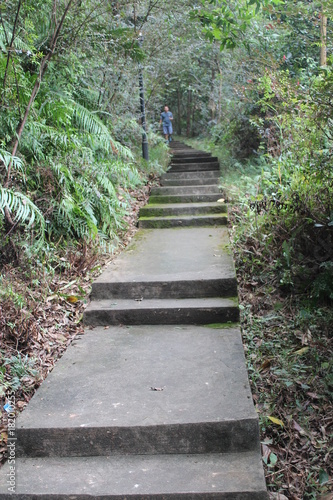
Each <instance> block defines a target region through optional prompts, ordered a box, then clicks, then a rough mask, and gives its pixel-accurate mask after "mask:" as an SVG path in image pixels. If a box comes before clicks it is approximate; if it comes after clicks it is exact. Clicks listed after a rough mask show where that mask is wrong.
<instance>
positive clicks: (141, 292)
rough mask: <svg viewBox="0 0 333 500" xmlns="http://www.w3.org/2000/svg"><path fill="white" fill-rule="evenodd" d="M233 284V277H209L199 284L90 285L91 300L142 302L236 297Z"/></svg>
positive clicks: (186, 282) (117, 283) (188, 281)
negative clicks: (130, 300)
mask: <svg viewBox="0 0 333 500" xmlns="http://www.w3.org/2000/svg"><path fill="white" fill-rule="evenodd" d="M236 295H237V283H236V280H235V278H234V277H230V276H229V277H224V278H210V279H205V280H201V281H196V280H193V279H192V280H191V279H178V280H177V279H175V280H170V281H163V280H156V281H139V282H133V281H117V282H111V283H107V282H105V283H94V284H93V287H92V294H91V299H92V300H103V299H119V298H124V297H126V298H128V299H133V300H140V301H141V300H143V299H151V298H155V299H157V298H160V299H164V298H168V299H171V298H179V297H187V298H202V297H236Z"/></svg>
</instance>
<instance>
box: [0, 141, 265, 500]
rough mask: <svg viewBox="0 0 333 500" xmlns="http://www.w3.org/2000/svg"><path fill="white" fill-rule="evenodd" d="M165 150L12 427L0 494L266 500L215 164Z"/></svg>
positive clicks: (72, 499) (30, 499) (202, 156)
mask: <svg viewBox="0 0 333 500" xmlns="http://www.w3.org/2000/svg"><path fill="white" fill-rule="evenodd" d="M172 149H173V157H172V163H171V165H170V169H169V170H168V172H167V174H166V175H164V176H162V178H161V184H162V185H161V187H160V188H157V189H156V190H154V192H153V193H152V196H151V197H150V202H149V204H148V205H147V206H146V207H144V208H143V209H142V210H141V213H140V220H139V231H138V233H137V234H136V237H135V238H134V240H133V242H132V244H131V245H129V247H128V248H127V249H126V250H125V251H124V252H123V253H122V254H121V255H120V256H119V257H117V259H115V261H113V263H112V264H111V265H110V266H109V267H108V268H107V269H106V271H105V272H104V273H103V274H102V275H101V276H100V277H99V278H98V279H97V280H96V282H95V283H94V284H93V289H92V295H91V303H90V305H89V307H88V308H87V310H86V313H85V323H86V325H87V331H86V333H85V335H84V336H82V338H80V339H78V340H77V341H76V342H74V343H73V344H72V346H71V347H70V348H69V349H68V351H67V352H66V353H65V355H64V356H63V358H62V359H61V360H60V361H59V362H58V364H57V366H56V367H55V369H54V370H53V372H52V373H51V374H50V375H49V377H48V378H47V380H46V381H45V382H44V383H43V384H42V386H41V388H40V389H39V390H38V391H37V393H36V394H35V396H34V397H33V398H32V400H31V402H30V403H29V405H28V408H27V409H26V410H25V411H24V412H23V413H22V414H21V415H20V417H19V418H18V420H17V426H16V436H15V437H16V438H17V441H15V443H16V454H17V457H16V464H15V466H16V488H15V493H14V494H11V492H10V490H8V487H9V483H8V482H7V480H8V477H7V476H6V474H8V473H9V471H10V469H9V467H10V464H8V463H7V465H6V466H5V467H4V468H3V469H2V473H1V475H0V499H3V498H8V499H9V498H19V499H21V500H23V499H24V500H36V499H43V500H49V499H50V500H51V499H52V500H60V499H61V500H64V499H66V500H67V499H68V500H81V499H82V500H83V499H88V498H97V499H103V500H106V499H119V500H120V499H121V500H126V499H131V500H151V499H153V500H164V499H165V500H167V499H174V500H178V499H179V500H180V499H187V500H194V499H202V500H205V499H227V500H250V499H251V500H252V499H254V500H256V499H258V500H264V499H265V500H267V499H268V496H267V492H266V488H265V482H264V477H263V469H262V464H261V456H260V445H259V433H258V418H257V415H256V413H255V410H254V407H253V403H252V397H251V392H250V388H249V384H248V379H247V372H246V368H245V360H244V354H243V347H242V341H241V335H240V330H239V326H238V324H237V321H238V317H239V311H238V306H237V287H236V279H235V272H234V269H233V263H232V258H231V256H230V253H229V251H228V241H229V240H228V234H227V230H226V227H225V224H226V217H227V214H226V207H225V205H224V203H223V202H221V201H218V200H220V199H221V198H222V197H223V195H222V194H221V193H220V192H219V189H218V187H217V186H218V178H219V165H218V161H217V159H216V158H213V157H212V156H211V155H209V154H208V153H203V152H199V151H196V150H193V149H192V148H189V147H187V146H185V145H183V144H181V143H176V142H173V143H172ZM12 491H13V490H12Z"/></svg>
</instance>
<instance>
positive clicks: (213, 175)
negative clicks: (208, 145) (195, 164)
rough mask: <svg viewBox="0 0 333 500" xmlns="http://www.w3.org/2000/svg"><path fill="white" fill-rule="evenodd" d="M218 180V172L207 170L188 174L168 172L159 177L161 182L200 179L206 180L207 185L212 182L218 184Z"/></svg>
mask: <svg viewBox="0 0 333 500" xmlns="http://www.w3.org/2000/svg"><path fill="white" fill-rule="evenodd" d="M219 178H220V171H219V170H207V171H203V172H201V171H200V170H197V171H189V172H186V171H185V172H179V171H178V172H177V171H176V172H170V171H169V172H168V173H167V174H163V175H162V176H161V181H162V182H164V181H165V180H180V179H182V180H188V181H192V180H193V179H201V180H207V181H209V184H211V183H212V182H216V183H217V182H218V180H219Z"/></svg>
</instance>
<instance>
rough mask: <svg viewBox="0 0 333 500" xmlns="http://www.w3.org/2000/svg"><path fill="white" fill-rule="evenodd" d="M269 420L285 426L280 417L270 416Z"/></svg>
mask: <svg viewBox="0 0 333 500" xmlns="http://www.w3.org/2000/svg"><path fill="white" fill-rule="evenodd" d="M268 418H269V420H270V421H271V422H273V424H276V425H281V427H284V423H283V422H282V420H280V419H279V418H276V417H270V416H269V417H268Z"/></svg>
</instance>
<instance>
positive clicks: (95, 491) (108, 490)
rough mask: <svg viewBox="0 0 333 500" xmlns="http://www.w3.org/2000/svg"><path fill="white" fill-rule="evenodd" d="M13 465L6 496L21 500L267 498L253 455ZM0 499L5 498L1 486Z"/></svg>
mask: <svg viewBox="0 0 333 500" xmlns="http://www.w3.org/2000/svg"><path fill="white" fill-rule="evenodd" d="M16 466H17V474H18V477H19V478H20V480H19V481H18V484H17V489H16V495H12V496H11V497H10V498H14V499H15V498H20V499H21V500H23V499H24V500H51V499H55V500H60V499H61V500H84V499H85V500H86V499H88V498H91V499H93V498H95V499H98V498H100V499H102V498H103V500H107V499H110V500H120V499H122V500H126V499H132V500H157V499H160V500H180V499H182V498H184V499H187V500H209V499H213V498H215V499H217V498H219V499H226V500H267V499H268V496H267V493H266V491H265V484H264V481H263V478H262V474H260V465H259V458H258V454H256V453H253V452H247V453H230V454H214V455H207V454H205V455H190V456H188V455H178V456H177V455H153V456H141V455H134V456H117V457H114V456H110V457H86V458H47V459H45V458H44V459H37V458H33V459H20V460H17V464H16ZM6 469H7V470H6ZM6 469H5V470H4V472H7V471H8V466H7V468H6ZM2 477H3V476H2ZM235 478H237V481H236V482H235ZM55 495H57V496H56V497H55ZM0 498H1V499H4V498H6V499H7V498H8V499H9V496H8V487H7V486H6V485H4V484H3V482H1V483H0Z"/></svg>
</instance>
